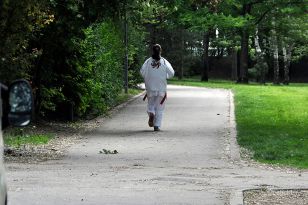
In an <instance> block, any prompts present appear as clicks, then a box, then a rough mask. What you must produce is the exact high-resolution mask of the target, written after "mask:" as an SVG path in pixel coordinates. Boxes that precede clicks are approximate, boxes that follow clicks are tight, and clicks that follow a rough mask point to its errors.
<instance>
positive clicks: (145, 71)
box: [140, 57, 174, 127]
mask: <svg viewBox="0 0 308 205" xmlns="http://www.w3.org/2000/svg"><path fill="white" fill-rule="evenodd" d="M140 73H141V75H142V77H143V78H144V82H145V88H146V91H147V98H148V109H147V112H148V114H149V113H153V114H154V116H155V117H154V126H157V127H161V122H162V117H163V111H164V108H165V103H163V104H161V102H162V100H163V98H164V96H165V95H166V91H167V79H169V78H172V77H173V76H174V70H173V68H172V66H171V64H170V63H169V62H168V61H167V60H166V59H164V58H161V59H160V60H159V61H156V60H154V59H153V58H152V57H151V58H149V59H147V60H146V61H145V62H144V64H143V66H142V68H141V70H140Z"/></svg>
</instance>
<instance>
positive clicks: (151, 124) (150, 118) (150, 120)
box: [148, 113, 154, 127]
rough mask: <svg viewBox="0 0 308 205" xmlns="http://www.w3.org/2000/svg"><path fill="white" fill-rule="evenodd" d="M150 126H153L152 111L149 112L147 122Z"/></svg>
mask: <svg viewBox="0 0 308 205" xmlns="http://www.w3.org/2000/svg"><path fill="white" fill-rule="evenodd" d="M148 124H149V126H150V127H153V126H154V114H153V113H149V122H148Z"/></svg>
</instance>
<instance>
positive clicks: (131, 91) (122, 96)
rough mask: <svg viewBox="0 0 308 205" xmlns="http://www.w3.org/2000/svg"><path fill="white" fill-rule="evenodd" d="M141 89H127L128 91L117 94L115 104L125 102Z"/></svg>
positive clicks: (140, 91)
mask: <svg viewBox="0 0 308 205" xmlns="http://www.w3.org/2000/svg"><path fill="white" fill-rule="evenodd" d="M142 92H143V90H141V89H128V93H127V94H126V93H124V91H123V92H122V93H121V94H120V95H119V96H118V98H117V105H119V104H121V103H124V102H126V101H127V100H129V99H130V98H132V97H133V96H135V95H138V94H140V93H142Z"/></svg>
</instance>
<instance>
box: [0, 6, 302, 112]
mask: <svg viewBox="0 0 308 205" xmlns="http://www.w3.org/2000/svg"><path fill="white" fill-rule="evenodd" d="M307 7H308V4H307V1H306V0H305V1H296V0H271V1H265V0H228V1H221V0H171V1H162V0H145V1H140V0H126V1H120V0H116V1H107V0H96V1H93V0H92V1H85V0H78V1H76V0H67V1H60V0H43V1H38V0H34V1H33V0H31V1H30V0H23V1H17V0H3V1H1V3H0V37H1V41H0V62H1V63H0V69H1V72H0V79H1V81H2V82H5V83H8V82H10V81H12V80H14V79H16V78H26V79H28V80H30V81H31V82H32V86H33V88H34V92H35V96H36V111H37V114H38V115H50V114H53V113H64V112H67V111H68V110H70V111H73V112H74V113H75V114H77V115H79V116H84V115H87V114H89V113H100V112H104V111H105V110H106V109H107V108H108V107H110V106H112V104H113V103H114V99H115V98H116V96H117V95H118V94H119V93H120V92H121V91H122V86H123V65H124V56H125V52H124V51H125V44H124V16H125V15H126V16H127V24H128V70H129V71H128V75H129V86H130V87H134V86H136V84H137V83H139V82H140V81H141V79H140V76H139V68H140V66H141V64H142V63H143V61H144V59H145V57H146V56H149V48H150V47H151V45H152V44H154V43H160V44H161V45H162V47H163V55H164V56H165V57H166V58H167V59H168V60H169V61H170V62H171V63H172V64H173V65H174V68H175V70H176V73H177V76H178V77H179V78H183V77H184V76H190V75H198V74H201V80H203V81H207V80H208V79H209V78H210V77H211V75H210V73H211V72H212V71H213V69H214V68H211V65H212V62H211V61H212V60H213V59H214V58H215V59H216V60H215V61H217V60H218V61H219V59H220V60H221V59H223V58H226V57H228V56H232V59H233V62H232V66H230V68H229V69H232V72H231V73H232V76H233V79H234V80H236V81H238V82H242V83H248V80H255V81H259V82H261V83H265V82H266V81H268V80H272V81H273V82H274V83H275V84H279V83H281V82H283V83H285V84H288V83H289V82H290V77H289V76H290V65H291V62H292V61H296V60H299V59H301V58H303V57H305V56H308V48H307V46H306V45H307V43H308V33H307V32H308V23H307V22H308V21H307V19H308V16H307ZM57 116H59V115H57Z"/></svg>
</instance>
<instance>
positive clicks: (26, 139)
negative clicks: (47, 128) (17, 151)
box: [4, 134, 53, 148]
mask: <svg viewBox="0 0 308 205" xmlns="http://www.w3.org/2000/svg"><path fill="white" fill-rule="evenodd" d="M52 138H53V136H52V135H47V134H17V135H6V136H5V137H4V144H6V145H8V146H10V147H17V148H19V147H21V146H23V145H28V144H31V145H40V144H47V143H48V142H49V141H50V140H51V139H52Z"/></svg>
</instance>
